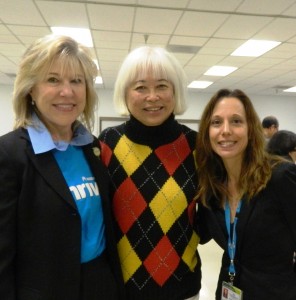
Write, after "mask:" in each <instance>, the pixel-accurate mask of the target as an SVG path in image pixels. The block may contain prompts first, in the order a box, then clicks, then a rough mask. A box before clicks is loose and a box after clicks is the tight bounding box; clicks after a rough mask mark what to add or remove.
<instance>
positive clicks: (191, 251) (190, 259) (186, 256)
mask: <svg viewBox="0 0 296 300" xmlns="http://www.w3.org/2000/svg"><path fill="white" fill-rule="evenodd" d="M199 240H200V239H199V236H198V235H197V234H196V233H195V232H193V234H192V237H191V239H190V242H189V244H188V246H187V247H186V249H185V251H184V253H183V255H182V259H183V261H184V262H185V263H186V264H187V265H188V267H189V269H190V270H191V271H192V272H193V271H194V268H195V266H196V264H197V257H196V255H195V252H196V248H197V245H198V243H199Z"/></svg>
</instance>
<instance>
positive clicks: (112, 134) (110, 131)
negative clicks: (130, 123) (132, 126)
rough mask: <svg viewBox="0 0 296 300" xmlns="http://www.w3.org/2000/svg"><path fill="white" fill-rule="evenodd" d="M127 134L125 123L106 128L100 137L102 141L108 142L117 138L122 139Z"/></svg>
mask: <svg viewBox="0 0 296 300" xmlns="http://www.w3.org/2000/svg"><path fill="white" fill-rule="evenodd" d="M124 132H125V123H123V124H120V125H117V126H113V127H108V128H105V129H104V130H103V131H102V132H101V133H100V134H99V136H98V139H99V140H100V141H103V142H106V141H107V140H109V139H114V138H116V137H120V136H122V135H123V134H124Z"/></svg>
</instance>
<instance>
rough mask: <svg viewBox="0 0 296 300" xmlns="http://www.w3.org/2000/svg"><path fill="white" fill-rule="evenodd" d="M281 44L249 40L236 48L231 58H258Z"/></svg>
mask: <svg viewBox="0 0 296 300" xmlns="http://www.w3.org/2000/svg"><path fill="white" fill-rule="evenodd" d="M279 44H281V42H276V41H265V40H249V41H247V42H245V43H244V44H242V45H241V46H240V47H238V48H237V49H236V50H235V51H234V52H232V53H231V55H232V56H252V57H258V56H260V55H262V54H264V53H266V52H267V51H269V50H271V49H273V48H275V47H276V46H278V45H279Z"/></svg>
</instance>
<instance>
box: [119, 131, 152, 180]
mask: <svg viewBox="0 0 296 300" xmlns="http://www.w3.org/2000/svg"><path fill="white" fill-rule="evenodd" d="M151 152H152V151H151V149H150V148H149V147H148V146H143V145H139V144H135V143H132V142H131V141H130V140H129V139H128V138H127V137H126V136H125V135H124V136H122V137H121V138H120V140H119V141H118V143H117V145H116V147H115V149H114V154H115V156H116V157H117V159H118V160H119V163H120V164H121V165H122V167H123V168H124V170H125V171H126V173H127V174H128V176H130V175H131V174H133V173H134V171H135V170H136V169H137V168H138V167H139V166H140V165H141V164H142V163H143V161H144V160H145V159H146V158H147V157H148V156H149V154H150V153H151Z"/></svg>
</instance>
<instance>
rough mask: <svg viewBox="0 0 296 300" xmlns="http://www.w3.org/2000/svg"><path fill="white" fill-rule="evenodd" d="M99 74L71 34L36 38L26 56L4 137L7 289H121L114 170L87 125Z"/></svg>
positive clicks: (77, 299) (95, 295)
mask: <svg viewBox="0 0 296 300" xmlns="http://www.w3.org/2000/svg"><path fill="white" fill-rule="evenodd" d="M96 74H97V68H96V66H95V64H94V63H93V61H92V59H91V57H90V56H89V54H88V52H87V50H86V49H85V48H84V47H82V46H81V45H79V44H77V43H76V42H75V41H74V40H73V39H71V38H69V37H55V36H46V37H44V38H42V39H39V40H37V41H36V42H35V43H34V44H33V45H32V46H30V47H29V48H28V50H27V51H26V53H25V54H24V56H23V58H22V61H21V63H20V67H19V71H18V74H17V77H16V80H15V86H14V95H13V106H14V111H15V117H16V121H15V130H14V131H12V132H10V133H8V134H6V135H4V136H2V137H1V138H0V169H1V172H0V181H1V185H0V199H1V200H0V240H1V243H0V295H1V299H5V300H15V299H19V300H20V299H22V300H25V299H26V300H27V299H28V300H29V299H30V300H33V299H39V300H43V299H44V300H45V299H46V300H57V299H64V300H98V299H106V300H110V299H114V300H117V299H120V294H119V289H118V287H119V285H118V284H117V283H116V282H117V280H118V283H119V282H120V276H121V275H120V269H119V263H117V262H118V257H117V252H116V247H115V244H114V243H113V231H112V226H111V220H112V219H111V214H110V212H111V209H110V207H109V200H108V190H107V186H108V184H109V181H108V178H109V176H108V174H107V172H106V170H105V167H104V166H103V165H102V163H101V162H100V160H99V157H98V156H97V155H98V151H95V150H94V147H95V145H96V144H97V143H96V144H93V140H94V138H93V136H92V135H91V134H90V133H89V131H88V130H87V129H86V128H90V127H91V125H92V123H93V120H94V109H95V107H96V104H97V95H96V91H95V88H94V79H95V77H96ZM78 119H80V121H81V122H80V121H78ZM83 124H84V125H83ZM96 150H98V149H96ZM111 256H112V261H113V262H114V263H113V264H112V265H111V259H110V257H111ZM116 270H118V271H117V273H116ZM115 274H117V277H115ZM117 285H118V287H117Z"/></svg>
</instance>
